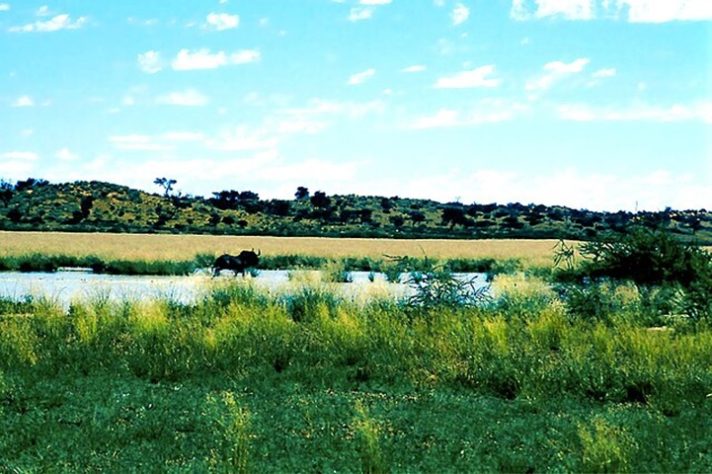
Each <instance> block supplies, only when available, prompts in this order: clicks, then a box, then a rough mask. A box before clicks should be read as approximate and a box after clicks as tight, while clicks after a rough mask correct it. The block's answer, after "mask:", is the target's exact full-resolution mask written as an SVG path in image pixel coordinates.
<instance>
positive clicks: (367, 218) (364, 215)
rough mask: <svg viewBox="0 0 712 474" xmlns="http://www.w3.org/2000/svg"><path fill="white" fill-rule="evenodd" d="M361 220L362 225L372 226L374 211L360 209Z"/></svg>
mask: <svg viewBox="0 0 712 474" xmlns="http://www.w3.org/2000/svg"><path fill="white" fill-rule="evenodd" d="M358 214H359V218H360V219H361V223H362V224H367V223H368V224H370V223H371V222H373V210H372V209H359V210H358Z"/></svg>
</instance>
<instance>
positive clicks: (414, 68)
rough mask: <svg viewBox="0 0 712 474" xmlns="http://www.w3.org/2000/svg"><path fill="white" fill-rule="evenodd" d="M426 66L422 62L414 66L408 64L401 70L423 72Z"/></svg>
mask: <svg viewBox="0 0 712 474" xmlns="http://www.w3.org/2000/svg"><path fill="white" fill-rule="evenodd" d="M425 69H426V67H425V66H423V65H422V64H415V65H413V66H408V67H404V68H403V69H401V72H406V73H411V74H412V73H415V72H423V71H425Z"/></svg>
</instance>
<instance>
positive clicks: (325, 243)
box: [0, 232, 556, 265]
mask: <svg viewBox="0 0 712 474" xmlns="http://www.w3.org/2000/svg"><path fill="white" fill-rule="evenodd" d="M555 244H556V241H555V240H513V239H512V240H392V239H347V238H344V239H337V238H317V237H251V236H215V235H156V234H104V233H101V234H93V233H64V232H0V256H10V255H22V254H28V253H41V254H46V255H57V254H63V255H75V256H81V255H96V256H99V257H103V258H107V259H126V260H175V259H189V258H193V257H194V256H195V255H196V254H198V253H216V254H217V253H239V251H240V250H241V249H250V248H255V249H260V250H261V251H262V253H263V254H266V255H289V254H298V255H314V256H323V257H361V256H364V257H366V256H367V257H381V256H383V255H384V254H386V255H403V256H405V255H407V256H414V257H420V256H428V257H432V258H488V257H489V258H496V259H507V258H517V259H520V260H521V261H522V262H523V263H525V264H528V265H547V264H550V263H551V257H552V252H553V247H554V245H555Z"/></svg>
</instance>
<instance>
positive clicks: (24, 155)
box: [0, 151, 39, 161]
mask: <svg viewBox="0 0 712 474" xmlns="http://www.w3.org/2000/svg"><path fill="white" fill-rule="evenodd" d="M0 158H2V159H3V160H13V161H15V160H18V161H35V160H37V158H39V156H37V153H34V152H31V151H8V152H5V153H3V154H2V155H0Z"/></svg>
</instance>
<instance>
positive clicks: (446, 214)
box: [441, 206, 465, 229]
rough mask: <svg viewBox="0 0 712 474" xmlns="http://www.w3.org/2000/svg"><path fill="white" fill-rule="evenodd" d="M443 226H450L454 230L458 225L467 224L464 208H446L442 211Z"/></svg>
mask: <svg viewBox="0 0 712 474" xmlns="http://www.w3.org/2000/svg"><path fill="white" fill-rule="evenodd" d="M441 218H442V225H448V224H449V225H450V228H451V229H452V228H453V227H454V226H455V225H456V224H464V223H465V211H464V210H463V209H462V207H451V206H448V207H445V208H443V210H442V216H441Z"/></svg>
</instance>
